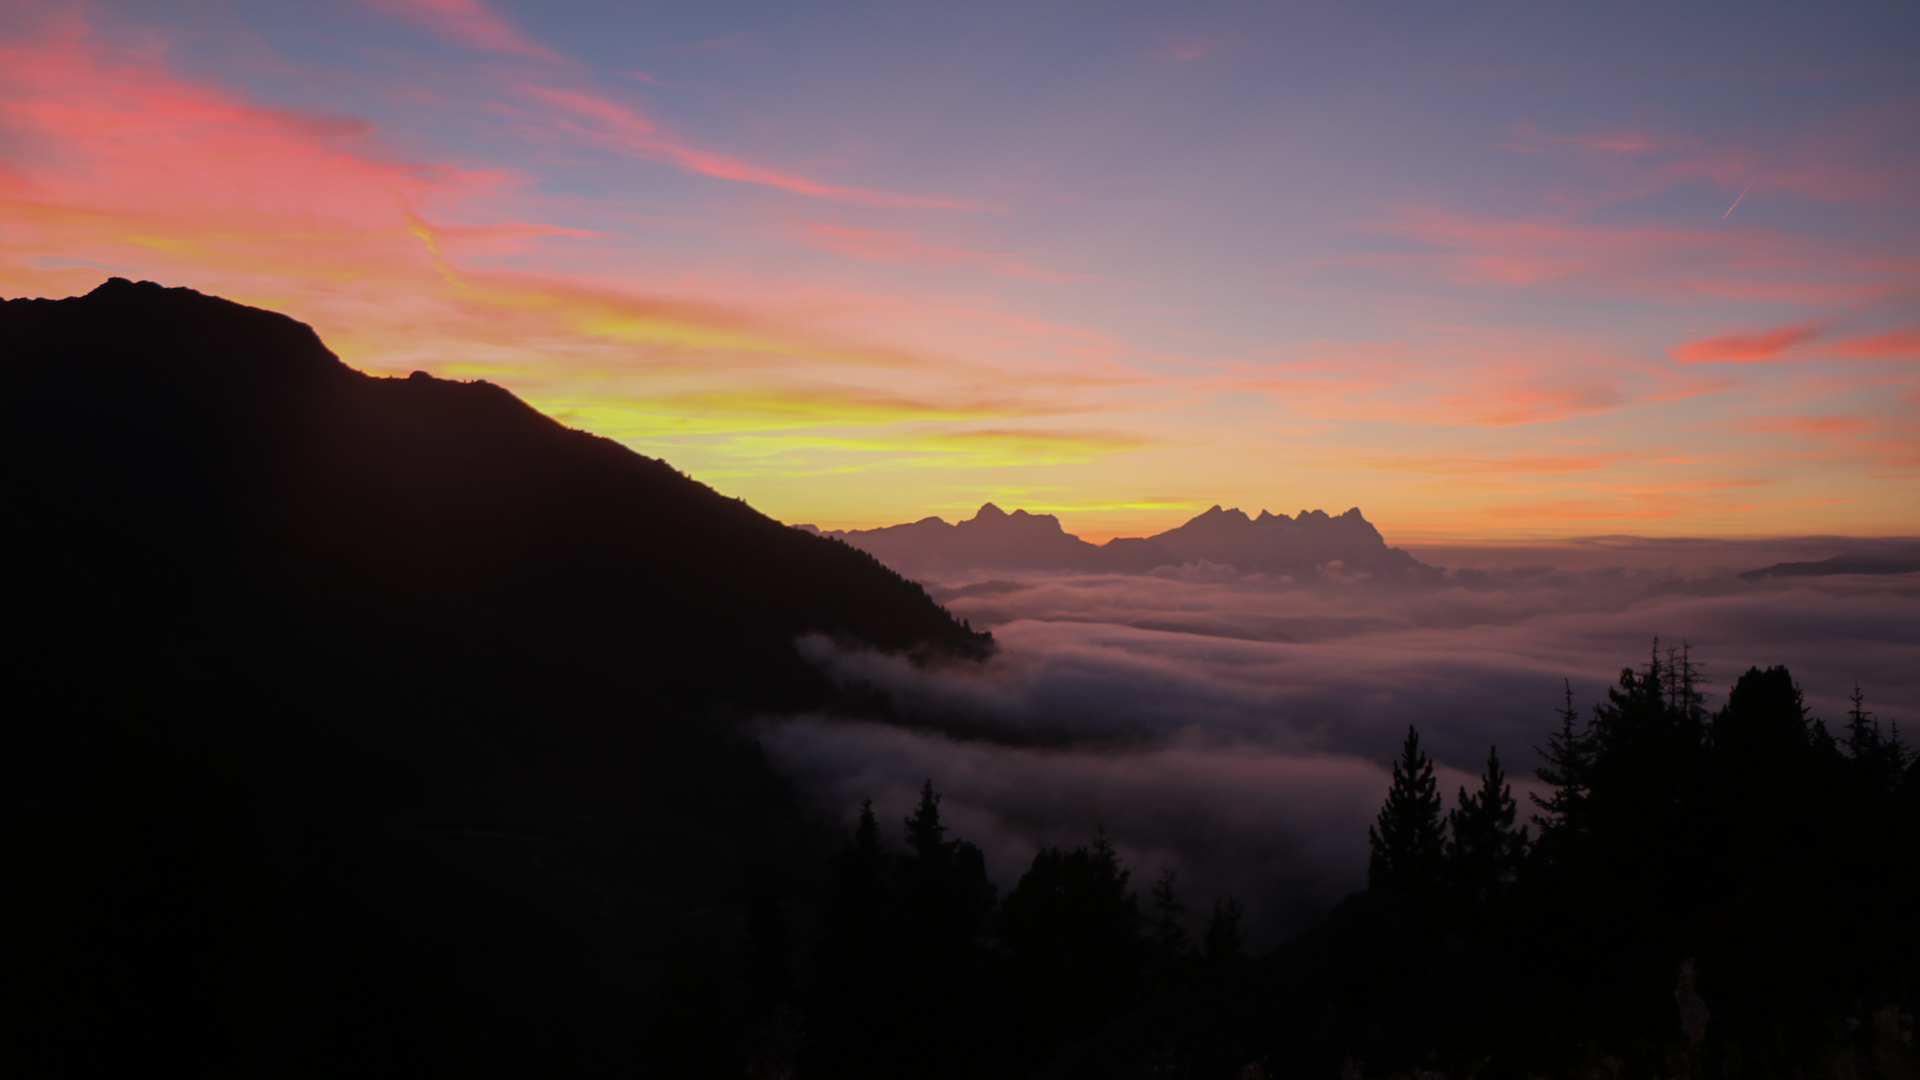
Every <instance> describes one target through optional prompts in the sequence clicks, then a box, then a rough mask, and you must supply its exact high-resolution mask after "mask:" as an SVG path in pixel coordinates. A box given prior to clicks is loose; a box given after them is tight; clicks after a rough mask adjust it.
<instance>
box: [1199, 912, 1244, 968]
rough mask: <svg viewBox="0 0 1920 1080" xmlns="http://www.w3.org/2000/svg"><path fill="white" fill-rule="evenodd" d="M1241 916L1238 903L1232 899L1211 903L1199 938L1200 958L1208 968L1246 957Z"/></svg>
mask: <svg viewBox="0 0 1920 1080" xmlns="http://www.w3.org/2000/svg"><path fill="white" fill-rule="evenodd" d="M1242 914H1243V912H1242V909H1241V907H1240V901H1239V900H1236V899H1234V898H1232V897H1228V898H1227V899H1226V900H1215V901H1214V902H1213V912H1212V913H1211V914H1209V915H1208V916H1207V928H1206V932H1205V933H1204V935H1202V937H1201V957H1202V958H1203V959H1204V960H1205V961H1206V962H1207V964H1208V966H1210V967H1211V966H1214V965H1218V964H1226V963H1231V962H1232V961H1235V960H1238V959H1240V958H1241V957H1243V956H1245V955H1246V948H1247V943H1246V938H1245V936H1244V935H1243V934H1242V932H1241V930H1240V916H1241V915H1242Z"/></svg>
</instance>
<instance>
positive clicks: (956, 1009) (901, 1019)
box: [893, 780, 994, 1077]
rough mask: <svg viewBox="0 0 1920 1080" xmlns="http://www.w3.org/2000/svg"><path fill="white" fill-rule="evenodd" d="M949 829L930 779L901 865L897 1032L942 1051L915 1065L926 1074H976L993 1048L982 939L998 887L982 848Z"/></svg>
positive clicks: (907, 1041) (905, 1040) (909, 825)
mask: <svg viewBox="0 0 1920 1080" xmlns="http://www.w3.org/2000/svg"><path fill="white" fill-rule="evenodd" d="M946 834H947V828H946V826H945V825H944V824H942V822H941V820H940V796H939V794H937V793H936V792H935V791H934V790H933V781H932V780H928V781H927V782H926V783H925V784H924V785H922V786H921V789H920V801H919V802H918V804H916V805H915V807H914V810H913V813H912V814H910V815H908V817H907V820H906V841H907V852H906V854H905V855H904V856H903V857H901V858H900V859H899V860H898V862H897V864H896V868H897V875H898V880H899V912H900V923H899V936H898V938H897V942H898V946H897V952H896V957H895V959H896V962H897V963H898V964H899V965H900V968H901V970H902V972H903V973H904V974H903V977H902V979H901V980H900V981H899V982H897V983H896V984H895V985H894V987H893V991H894V993H895V995H896V1001H895V1006H894V1010H893V1012H894V1015H895V1017H896V1024H895V1031H894V1033H893V1034H895V1035H896V1036H898V1041H899V1043H900V1044H901V1045H905V1046H914V1047H923V1048H925V1047H940V1048H943V1049H942V1051H941V1052H940V1053H938V1054H935V1055H933V1056H932V1057H930V1058H928V1059H925V1060H923V1061H921V1062H919V1063H918V1064H917V1065H916V1068H917V1070H918V1074H919V1075H921V1076H926V1077H945V1076H955V1077H958V1076H968V1075H973V1074H975V1073H977V1072H979V1071H980V1068H981V1065H982V1062H981V1055H982V1054H984V1053H985V1052H986V1050H987V1049H988V1048H987V1047H986V1046H985V1045H983V1041H982V1040H981V1039H979V1038H978V1037H977V1032H978V1030H979V1029H980V1028H981V1027H982V1026H983V1025H984V1023H985V1017H984V1015H983V1010H984V1008H985V1003H986V999H987V994H986V950H985V947H984V943H983V941H982V936H983V933H984V931H985V929H986V922H987V918H988V916H989V915H990V914H991V912H992V911H993V906H994V887H993V883H992V882H991V881H990V880H988V878H987V868H986V858H985V856H983V855H982V854H981V852H980V849H979V848H977V847H975V846H974V845H972V844H970V843H967V842H966V841H964V840H949V839H947V838H946ZM896 1064H897V1063H896Z"/></svg>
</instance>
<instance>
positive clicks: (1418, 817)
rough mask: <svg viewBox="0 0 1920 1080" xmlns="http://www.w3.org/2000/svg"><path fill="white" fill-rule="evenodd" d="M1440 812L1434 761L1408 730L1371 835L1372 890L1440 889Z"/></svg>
mask: <svg viewBox="0 0 1920 1080" xmlns="http://www.w3.org/2000/svg"><path fill="white" fill-rule="evenodd" d="M1440 808H1441V802H1440V787H1439V784H1438V782H1437V781H1435V780H1434V778H1433V760H1432V759H1431V758H1429V757H1427V755H1426V753H1425V752H1424V751H1422V750H1421V749H1420V733H1419V732H1418V731H1416V730H1414V728H1413V726H1412V725H1408V727H1407V740H1406V742H1405V743H1404V744H1402V746H1401V748H1400V760H1398V761H1396V762H1394V764H1393V786H1392V787H1390V788H1388V789H1387V801H1386V803H1385V805H1383V806H1381V807H1380V816H1379V818H1378V820H1377V822H1376V824H1375V826H1373V827H1370V828H1368V829H1367V840H1368V842H1369V843H1370V844H1371V845H1372V848H1373V855H1372V858H1371V859H1370V860H1369V862H1368V864H1367V887H1368V888H1370V889H1379V890H1385V891H1392V892H1406V893H1420V892H1427V891H1430V890H1432V889H1433V888H1434V887H1435V886H1436V885H1437V884H1438V883H1439V880H1440V869H1441V864H1442V859H1443V857H1444V854H1445V846H1444V845H1445V837H1444V835H1443V834H1442V832H1441V823H1440Z"/></svg>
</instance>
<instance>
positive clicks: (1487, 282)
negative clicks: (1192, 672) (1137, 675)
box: [0, 0, 1920, 542]
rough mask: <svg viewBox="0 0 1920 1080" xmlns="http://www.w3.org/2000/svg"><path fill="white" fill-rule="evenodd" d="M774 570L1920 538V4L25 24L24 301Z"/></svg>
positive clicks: (378, 10) (8, 244)
mask: <svg viewBox="0 0 1920 1080" xmlns="http://www.w3.org/2000/svg"><path fill="white" fill-rule="evenodd" d="M108 276H125V277H131V278H135V279H151V280H155V281H160V282H162V283H164V284H168V285H184V286H190V287H193V288H196V289H200V290H202V291H206V292H210V293H217V294H220V295H224V296H227V297H230V298H233V299H236V300H240V301H242V302H246V303H251V304H257V305H261V306H265V307H271V308H274V309H276V310H280V311H284V312H286V313H288V314H290V315H292V316H294V317H296V318H298V319H301V320H303V321H305V322H308V323H311V324H312V325H313V326H314V327H315V328H316V329H317V330H318V331H319V332H320V334H321V336H322V337H323V339H324V340H326V341H327V342H328V344H329V345H330V346H331V347H332V348H333V349H334V350H335V351H336V352H338V353H339V354H340V355H341V357H342V358H343V359H345V360H346V361H347V362H349V363H351V364H353V365H355V366H356V367H360V368H362V369H364V370H367V371H371V372H376V373H383V374H404V373H407V372H410V371H413V370H416V369H423V370H427V371H430V372H432V373H434V374H436V375H440V376H443V377H448V378H461V379H474V378H483V379H487V380H490V381H493V382H497V383H500V384H502V385H504V386H506V387H508V388H510V389H512V390H513V391H514V392H516V393H518V394H520V395H521V396H522V397H524V398H526V399H527V400H528V401H530V402H532V403H533V404H534V405H535V406H537V407H539V408H540V409H542V410H544V411H546V412H548V413H550V414H552V415H554V416H556V417H558V418H560V419H562V420H563V421H565V422H566V423H569V424H572V425H574V426H578V427H582V428H586V429H588V430H591V431H595V432H597V433H600V434H603V435H606V436H609V437H612V438H616V439H619V440H621V441H622V442H624V443H625V444H626V445H628V446H631V447H632V448H634V449H635V450H638V451H640V452H642V453H646V454H649V455H652V456H656V457H661V458H664V459H666V460H668V461H670V462H671V463H673V464H674V465H675V466H676V467H678V468H680V469H682V470H683V471H685V472H687V473H688V474H690V475H692V476H694V477H696V478H698V479H700V480H702V481H704V482H706V483H708V484H711V485H712V486H713V487H715V488H716V489H718V490H720V491H722V492H724V493H726V494H729V495H736V496H740V497H743V498H745V499H746V500H747V501H749V502H750V503H752V504H753V505H755V506H756V507H758V508H760V509H762V510H763V511H765V512H767V513H769V514H771V515H772V516H774V517H776V518H779V519H781V520H784V521H789V522H811V523H815V524H818V525H820V526H821V527H823V528H862V527H871V526H875V525H884V524H891V523H895V522H901V521H910V520H915V519H918V518H921V517H924V516H927V515H932V514H938V515H941V516H944V517H946V518H948V519H949V520H954V519H957V518H960V517H965V516H967V515H968V514H970V512H971V511H972V510H973V509H974V508H975V507H977V506H979V505H980V504H981V503H983V502H986V501H989V500H991V501H994V502H996V503H998V504H1000V505H1001V506H1003V507H1007V508H1009V509H1011V508H1014V507H1023V508H1026V509H1029V510H1033V511H1036V512H1050V513H1055V514H1058V515H1059V516H1060V517H1061V519H1062V521H1063V523H1064V524H1065V526H1066V527H1067V529H1068V530H1069V531H1072V532H1076V533H1079V534H1080V535H1082V536H1084V537H1087V538H1088V539H1092V540H1096V541H1098V540H1103V539H1105V538H1106V537H1109V536H1113V535H1141V534H1146V533H1152V532H1157V531H1160V530H1162V529H1165V528H1168V527H1171V526H1173V525H1176V524H1178V523H1179V522H1181V521H1183V520H1185V519H1186V518H1188V517H1190V516H1192V515H1193V514H1195V513H1198V512H1199V511H1201V510H1204V509H1205V508H1206V507H1208V506H1210V505H1212V504H1215V503H1218V504H1222V505H1226V506H1240V507H1243V508H1245V509H1246V510H1247V511H1248V512H1250V513H1252V512H1256V511H1257V510H1259V509H1262V508H1264V509H1271V510H1274V511H1276V512H1286V513H1291V512H1294V511H1297V510H1299V509H1305V508H1324V509H1327V510H1328V511H1330V512H1334V513H1338V512H1340V511H1342V510H1344V509H1346V508H1347V507H1349V506H1356V505H1357V506H1360V507H1361V508H1362V509H1363V510H1364V511H1365V513H1366V514H1367V516H1368V518H1369V519H1370V520H1372V521H1374V522H1375V523H1377V524H1378V525H1379V526H1380V527H1381V529H1382V531H1383V532H1384V533H1385V534H1386V535H1387V537H1388V539H1389V541H1390V542H1400V541H1403V540H1420V539H1423V538H1424V539H1428V540H1446V541H1449V542H1462V541H1467V540H1477V539H1484V540H1487V541H1492V542H1498V541H1502V540H1518V539H1525V538H1543V537H1564V536H1579V535H1601V534H1616V533H1618V534H1635V535H1642V536H1727V537H1755V536H1783V535H1796V534H1807V533H1841V534H1851V535H1862V536H1890V535H1916V534H1920V8H1915V7H1914V6H1913V5H1912V4H1906V3H1898V4H1882V5H1866V4H1832V5H1809V4H1788V5H1777V4H1756V3H1744V4H1690V5H1672V4H1633V3H1615V4H1606V5H1576V4H1538V3H1535V4H1517V3H1516V4H1504V5H1502V4H1469V5H1448V6H1444V7H1443V6H1439V5H1421V4H1404V5H1395V4H1355V3H1340V4H1308V3H1272V2H1270V3H1258V4H1235V3H1207V2H1196V3H1181V4H1104V3H1090V2H1072V3H1053V2H1044V0H1042V2H1028V3H1019V4H991V3H978V4H964V5H953V4H947V5H935V4H923V3H899V2H891V3H852V2H818V3H809V4H804V5H801V4H768V3H726V2H715V0H702V2H699V3H668V2H663V3H649V4H633V3H596V2H591V0H576V2H570V3H567V4H535V3H530V2H527V3H516V2H508V0H492V2H486V0H352V2H339V3H326V4H321V3H304V4H303V3H286V2H274V0H250V2H247V3H244V4H243V3H236V2H223V0H181V2H176V3H115V2H99V3H32V2H21V0H0V295H5V296H8V297H20V296H45V297H59V296H68V295H74V294H78V293H84V292H86V291H88V290H90V289H91V288H93V287H95V286H96V285H98V284H99V283H100V282H101V281H102V280H103V279H104V278H106V277H108Z"/></svg>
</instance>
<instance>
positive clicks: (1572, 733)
mask: <svg viewBox="0 0 1920 1080" xmlns="http://www.w3.org/2000/svg"><path fill="white" fill-rule="evenodd" d="M1565 687H1566V704H1565V706H1564V707H1563V708H1561V709H1560V710H1559V711H1558V715H1559V717H1560V729H1559V730H1558V731H1555V732H1554V733H1553V734H1551V735H1549V736H1547V745H1546V747H1545V748H1540V747H1535V748H1534V752H1535V753H1537V754H1539V755H1540V756H1541V757H1542V758H1543V759H1545V761H1546V764H1544V765H1542V766H1541V767H1540V768H1539V769H1538V770H1537V771H1536V772H1535V773H1534V775H1536V776H1538V777H1539V778H1540V779H1542V780H1544V781H1546V782H1547V783H1549V784H1552V785H1553V794H1552V795H1549V796H1548V797H1546V798H1544V799H1543V798H1541V797H1540V796H1538V795H1530V796H1528V797H1529V798H1530V799H1532V800H1533V805H1534V806H1536V807H1538V808H1539V809H1541V810H1542V811H1545V813H1544V815H1543V814H1535V815H1533V823H1534V824H1535V825H1538V826H1540V839H1541V844H1542V845H1543V846H1549V847H1550V846H1557V845H1561V844H1563V843H1564V842H1565V841H1567V840H1569V839H1570V838H1572V837H1573V836H1577V835H1579V834H1580V833H1581V832H1582V831H1583V830H1584V829H1585V828H1586V827H1587V795H1588V784H1589V782H1590V774H1591V773H1592V771H1593V741H1594V740H1593V732H1592V727H1591V725H1586V726H1580V725H1579V721H1580V714H1579V713H1578V712H1576V711H1575V710H1574V707H1573V684H1572V683H1571V682H1568V683H1565Z"/></svg>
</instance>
